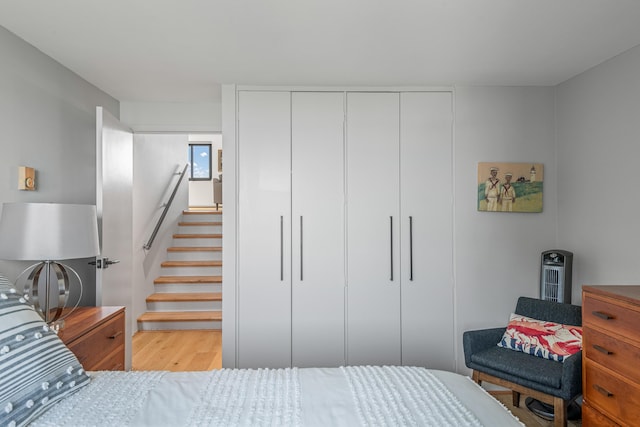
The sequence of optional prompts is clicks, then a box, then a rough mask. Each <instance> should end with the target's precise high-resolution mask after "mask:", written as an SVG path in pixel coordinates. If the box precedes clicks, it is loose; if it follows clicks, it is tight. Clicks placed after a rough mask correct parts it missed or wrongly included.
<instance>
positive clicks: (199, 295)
mask: <svg viewBox="0 0 640 427" xmlns="http://www.w3.org/2000/svg"><path fill="white" fill-rule="evenodd" d="M184 301H222V292H189V293H178V292H176V293H155V294H151V295H149V296H148V297H147V302H184Z"/></svg>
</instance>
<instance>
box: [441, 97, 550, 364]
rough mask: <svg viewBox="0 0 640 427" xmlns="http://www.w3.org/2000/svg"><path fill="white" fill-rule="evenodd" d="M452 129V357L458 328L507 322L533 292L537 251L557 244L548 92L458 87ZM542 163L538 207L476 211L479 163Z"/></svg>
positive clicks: (460, 360) (460, 358)
mask: <svg viewBox="0 0 640 427" xmlns="http://www.w3.org/2000/svg"><path fill="white" fill-rule="evenodd" d="M455 103H456V106H455V109H456V118H455V128H454V130H455V131H454V133H455V135H454V140H455V141H454V177H453V179H454V203H455V208H454V236H455V237H454V266H455V277H454V279H455V280H454V283H455V290H454V298H455V302H456V304H455V310H456V315H455V319H456V320H455V321H456V327H455V330H456V341H455V342H456V344H457V350H456V360H457V367H458V371H460V372H466V368H465V365H464V354H463V351H462V333H463V332H464V331H465V330H470V329H482V328H485V327H498V326H502V325H506V324H507V322H508V320H509V314H510V313H511V312H512V311H513V309H514V308H515V303H516V300H517V298H518V297H519V296H521V295H525V296H530V297H538V294H539V293H538V274H539V260H540V253H541V252H542V251H544V250H547V249H553V248H554V246H555V245H556V228H555V223H556V216H557V204H556V181H557V179H556V165H555V137H554V127H555V121H554V91H553V88H549V87H538V88H536V87H530V88H523V87H457V88H456V98H455ZM491 161H503V162H525V163H528V162H532V163H542V164H543V165H544V188H543V191H544V193H543V211H542V213H502V212H497V213H495V212H478V211H477V184H478V183H477V170H478V166H477V164H478V162H491Z"/></svg>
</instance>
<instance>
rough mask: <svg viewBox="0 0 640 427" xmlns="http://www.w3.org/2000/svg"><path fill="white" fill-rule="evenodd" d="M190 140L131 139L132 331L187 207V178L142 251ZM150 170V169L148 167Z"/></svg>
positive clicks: (180, 136) (147, 136)
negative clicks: (149, 245) (152, 238)
mask: <svg viewBox="0 0 640 427" xmlns="http://www.w3.org/2000/svg"><path fill="white" fill-rule="evenodd" d="M188 146H189V136H188V135H186V134H170V135H160V134H135V135H134V136H133V273H132V274H133V279H132V284H133V286H134V289H133V313H131V319H132V331H137V329H138V324H137V320H136V319H137V318H138V317H139V316H140V315H141V314H142V313H144V312H145V311H146V298H147V297H148V296H149V295H151V294H152V293H154V292H155V289H154V284H153V281H154V279H155V278H156V277H157V276H159V275H161V267H160V263H161V262H162V261H165V260H166V259H167V252H166V249H167V248H168V247H169V246H171V245H172V244H173V233H175V232H176V230H177V229H178V222H179V221H181V220H182V211H183V210H184V209H186V208H187V205H188V189H189V177H188V171H187V176H185V178H184V179H183V180H182V182H181V183H180V187H178V191H177V192H176V195H175V198H174V199H173V202H172V204H171V207H170V208H169V211H168V212H167V216H166V217H165V219H164V221H163V223H162V227H161V228H160V229H159V230H158V235H157V237H156V239H155V240H154V242H153V245H152V246H151V249H149V250H144V249H143V245H144V244H145V243H147V241H148V240H149V237H150V236H151V234H152V233H153V229H154V228H155V226H156V223H157V222H158V219H159V218H160V216H161V215H162V212H163V211H164V206H163V204H164V203H166V202H167V201H168V200H169V198H170V196H171V193H172V192H173V189H174V188H175V186H176V184H177V183H178V179H179V177H178V176H176V175H174V174H175V172H182V170H183V169H184V166H185V165H186V164H187V157H188ZM150 166H151V167H150Z"/></svg>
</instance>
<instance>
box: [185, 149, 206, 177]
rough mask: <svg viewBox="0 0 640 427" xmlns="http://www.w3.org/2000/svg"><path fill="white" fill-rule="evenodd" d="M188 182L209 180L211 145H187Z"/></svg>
mask: <svg viewBox="0 0 640 427" xmlns="http://www.w3.org/2000/svg"><path fill="white" fill-rule="evenodd" d="M189 172H190V174H189V180H191V181H207V180H211V144H189Z"/></svg>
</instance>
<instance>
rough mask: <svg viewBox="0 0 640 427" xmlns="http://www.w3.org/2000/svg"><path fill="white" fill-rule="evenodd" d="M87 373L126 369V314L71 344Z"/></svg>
mask: <svg viewBox="0 0 640 427" xmlns="http://www.w3.org/2000/svg"><path fill="white" fill-rule="evenodd" d="M69 349H71V351H72V352H73V353H74V354H76V355H79V356H78V359H79V360H80V363H81V364H82V366H83V367H84V369H85V370H86V371H96V370H113V369H124V312H122V313H120V314H119V315H117V316H115V317H114V318H113V319H111V320H109V321H107V322H105V323H104V324H102V325H99V326H98V327H96V328H95V329H93V330H91V331H90V332H88V333H87V334H85V335H83V336H81V337H79V338H78V339H76V340H75V341H73V342H71V343H69Z"/></svg>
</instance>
